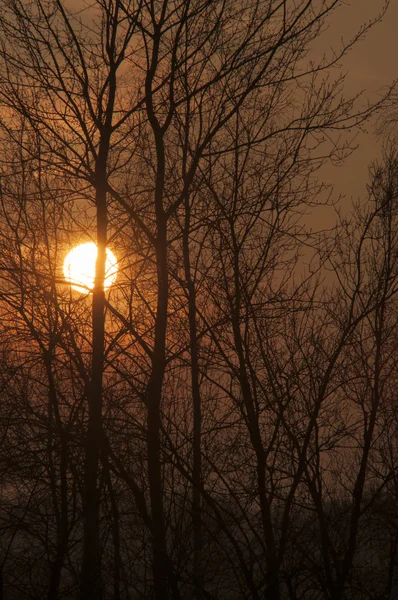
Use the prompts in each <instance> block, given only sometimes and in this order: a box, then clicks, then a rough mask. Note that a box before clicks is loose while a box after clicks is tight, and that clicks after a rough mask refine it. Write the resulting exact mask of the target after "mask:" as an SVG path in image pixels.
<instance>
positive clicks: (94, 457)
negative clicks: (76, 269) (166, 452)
mask: <svg viewBox="0 0 398 600" xmlns="http://www.w3.org/2000/svg"><path fill="white" fill-rule="evenodd" d="M109 139H110V134H108V135H104V136H103V138H102V140H101V144H100V150H99V155H98V159H97V164H96V197H95V202H96V209H97V247H98V254H97V261H96V267H95V282H94V289H93V299H92V362H91V378H90V386H89V390H88V426H87V436H86V447H85V464H84V489H83V527H84V539H83V560H82V572H81V582H80V598H81V600H101V598H102V581H101V564H100V532H99V520H100V498H99V490H98V484H97V479H98V471H99V457H100V449H101V440H102V392H103V390H102V387H103V383H102V380H103V371H104V348H105V293H104V279H105V259H106V242H107V221H108V220H107V205H106V166H107V156H108V151H109Z"/></svg>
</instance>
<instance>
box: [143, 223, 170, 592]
mask: <svg viewBox="0 0 398 600" xmlns="http://www.w3.org/2000/svg"><path fill="white" fill-rule="evenodd" d="M156 258H157V270H158V302H157V312H156V324H155V345H154V350H153V356H152V372H151V376H150V379H149V382H148V386H147V394H146V396H147V404H148V415H147V450H148V478H149V493H150V500H151V512H152V523H153V532H152V550H153V557H152V565H153V579H154V592H155V598H156V600H162V599H165V598H167V597H168V577H167V560H166V540H165V535H166V534H165V522H164V510H163V485H162V472H161V414H160V410H161V396H162V386H163V378H164V372H165V367H166V355H165V344H166V327H167V305H168V275H167V253H166V223H165V221H164V222H162V220H161V219H158V236H157V247H156Z"/></svg>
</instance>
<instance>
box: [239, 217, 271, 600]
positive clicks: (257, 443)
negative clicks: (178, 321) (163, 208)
mask: <svg viewBox="0 0 398 600" xmlns="http://www.w3.org/2000/svg"><path fill="white" fill-rule="evenodd" d="M231 234H232V241H233V246H234V296H235V298H234V305H233V306H232V307H231V308H232V328H233V334H234V342H235V348H236V353H237V356H238V360H239V383H240V387H241V391H242V397H243V402H244V407H245V411H246V419H247V427H248V431H249V436H250V441H251V444H252V446H253V450H254V453H255V456H256V471H257V487H258V496H259V500H260V512H261V522H262V529H263V535H264V542H265V548H266V552H265V563H266V569H267V574H266V585H265V590H264V600H279V599H280V588H279V564H278V560H279V559H278V555H277V548H276V543H275V537H274V530H273V524H272V515H271V506H270V503H269V500H268V495H267V487H266V466H267V464H266V457H265V451H264V447H263V442H262V439H261V432H260V427H259V422H258V416H257V414H256V407H255V402H254V398H253V394H252V389H251V386H250V381H249V376H248V374H247V370H246V357H245V351H244V345H243V340H242V334H241V330H240V319H241V290H240V267H239V251H238V245H237V241H236V237H235V231H234V226H233V223H231Z"/></svg>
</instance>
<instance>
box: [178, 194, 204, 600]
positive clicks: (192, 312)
mask: <svg viewBox="0 0 398 600" xmlns="http://www.w3.org/2000/svg"><path fill="white" fill-rule="evenodd" d="M189 227H190V206H189V197H188V196H187V198H186V201H185V228H184V238H183V246H184V266H185V280H186V283H187V286H188V319H189V341H190V352H191V386H192V400H193V444H192V454H193V464H192V480H193V485H192V529H193V544H194V572H193V578H194V593H195V598H196V600H201V599H202V598H203V590H204V581H203V564H202V560H203V557H202V551H203V540H202V514H201V492H200V490H201V483H202V476H201V472H202V454H201V430H202V406H201V396H200V385H199V362H198V361H199V353H198V342H197V325H196V293H195V284H194V281H193V280H192V275H191V265H190V256H189Z"/></svg>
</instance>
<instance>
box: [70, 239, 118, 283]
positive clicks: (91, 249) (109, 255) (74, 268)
mask: <svg viewBox="0 0 398 600" xmlns="http://www.w3.org/2000/svg"><path fill="white" fill-rule="evenodd" d="M96 260H97V246H96V244H94V242H88V243H86V244H80V245H79V246H75V247H74V248H72V250H70V252H69V253H68V254H67V256H66V258H65V261H64V276H65V279H66V281H67V282H68V283H70V285H71V286H72V288H73V289H74V290H76V291H77V292H80V293H81V294H89V293H90V292H92V291H93V287H94V279H95V262H96ZM117 269H118V264H117V259H116V256H115V255H114V254H113V252H111V250H109V248H107V249H106V264H105V281H104V289H106V290H107V289H108V288H110V287H111V285H113V284H114V283H115V281H116V277H117Z"/></svg>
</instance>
